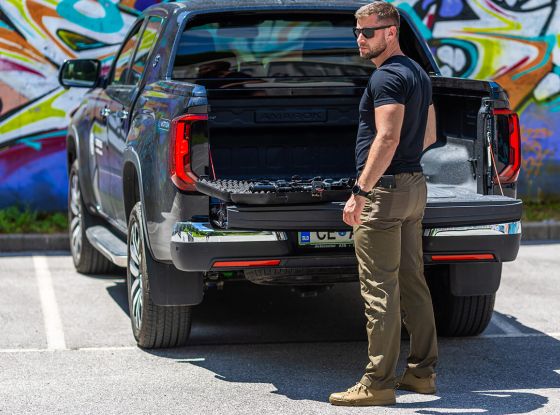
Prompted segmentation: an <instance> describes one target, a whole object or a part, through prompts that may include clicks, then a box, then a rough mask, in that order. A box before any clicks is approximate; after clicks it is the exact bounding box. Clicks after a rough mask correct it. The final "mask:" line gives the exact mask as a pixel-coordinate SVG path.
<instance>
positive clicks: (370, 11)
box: [354, 0, 401, 33]
mask: <svg viewBox="0 0 560 415" xmlns="http://www.w3.org/2000/svg"><path fill="white" fill-rule="evenodd" d="M373 15H376V16H377V18H378V19H379V20H380V21H390V22H391V23H393V24H394V25H395V26H396V27H397V33H398V32H399V27H400V25H401V16H400V14H399V11H398V9H397V8H396V7H395V6H393V5H392V4H391V3H387V2H386V1H380V0H379V1H374V2H373V3H369V4H366V5H365V6H362V7H360V8H359V9H358V10H357V11H356V13H355V14H354V16H355V17H356V19H362V18H365V17H369V16H373Z"/></svg>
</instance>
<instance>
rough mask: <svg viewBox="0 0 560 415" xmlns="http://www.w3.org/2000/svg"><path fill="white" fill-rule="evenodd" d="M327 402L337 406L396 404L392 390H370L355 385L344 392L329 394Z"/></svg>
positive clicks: (364, 386) (361, 385) (363, 386)
mask: <svg viewBox="0 0 560 415" xmlns="http://www.w3.org/2000/svg"><path fill="white" fill-rule="evenodd" d="M329 402H330V403H331V404H333V405H339V406H382V405H394V404H395V403H396V399H395V390H394V389H379V390H376V389H371V388H368V387H367V386H366V385H364V384H362V383H357V384H356V385H354V386H352V387H351V388H350V389H348V390H347V391H345V392H336V393H333V394H331V396H330V397H329Z"/></svg>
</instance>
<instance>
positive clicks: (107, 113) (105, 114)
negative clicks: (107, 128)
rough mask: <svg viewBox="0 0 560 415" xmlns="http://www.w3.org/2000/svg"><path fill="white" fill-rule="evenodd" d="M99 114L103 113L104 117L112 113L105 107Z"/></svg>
mask: <svg viewBox="0 0 560 415" xmlns="http://www.w3.org/2000/svg"><path fill="white" fill-rule="evenodd" d="M99 114H101V116H102V117H103V118H107V117H108V116H109V115H111V110H110V109H109V108H107V107H105V108H103V109H102V110H101V111H99Z"/></svg>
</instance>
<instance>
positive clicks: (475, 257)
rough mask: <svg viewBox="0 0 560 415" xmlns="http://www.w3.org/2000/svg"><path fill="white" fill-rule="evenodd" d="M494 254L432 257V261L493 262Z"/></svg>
mask: <svg viewBox="0 0 560 415" xmlns="http://www.w3.org/2000/svg"><path fill="white" fill-rule="evenodd" d="M494 259H495V257H494V255H493V254H459V255H432V261H493V260H494Z"/></svg>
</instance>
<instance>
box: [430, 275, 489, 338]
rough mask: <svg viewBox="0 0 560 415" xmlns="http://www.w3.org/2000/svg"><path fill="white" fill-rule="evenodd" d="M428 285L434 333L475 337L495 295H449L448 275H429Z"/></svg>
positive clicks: (487, 322)
mask: <svg viewBox="0 0 560 415" xmlns="http://www.w3.org/2000/svg"><path fill="white" fill-rule="evenodd" d="M428 285H429V286H430V291H431V294H432V302H433V304H434V316H435V319H436V328H437V333H438V335H440V336H448V337H466V336H476V335H479V334H480V333H482V332H483V331H484V330H485V329H486V327H487V326H488V324H489V323H490V319H491V318H492V313H493V311H494V301H495V299H496V294H489V295H473V296H469V297H460V296H456V295H453V294H452V293H451V290H450V285H449V276H448V275H431V276H430V278H429V279H428Z"/></svg>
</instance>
